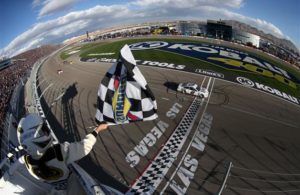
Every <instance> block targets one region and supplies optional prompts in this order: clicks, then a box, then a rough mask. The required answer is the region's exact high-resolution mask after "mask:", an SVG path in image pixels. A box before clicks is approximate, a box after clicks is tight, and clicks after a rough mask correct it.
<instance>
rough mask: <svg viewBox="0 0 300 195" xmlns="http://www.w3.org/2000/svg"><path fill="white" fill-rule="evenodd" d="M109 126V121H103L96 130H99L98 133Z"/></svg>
mask: <svg viewBox="0 0 300 195" xmlns="http://www.w3.org/2000/svg"><path fill="white" fill-rule="evenodd" d="M107 127H108V125H107V123H102V124H100V125H99V126H98V127H97V128H96V131H97V133H100V132H101V131H104V130H105V129H107Z"/></svg>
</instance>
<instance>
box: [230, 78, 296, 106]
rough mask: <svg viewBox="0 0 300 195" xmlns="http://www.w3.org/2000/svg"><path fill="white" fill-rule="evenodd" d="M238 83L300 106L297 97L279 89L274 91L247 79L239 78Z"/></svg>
mask: <svg viewBox="0 0 300 195" xmlns="http://www.w3.org/2000/svg"><path fill="white" fill-rule="evenodd" d="M236 81H237V82H238V83H240V84H241V85H243V86H245V87H249V88H254V89H258V90H260V91H264V92H266V93H269V94H273V95H275V96H277V97H280V98H282V99H285V100H287V101H289V102H292V103H294V104H297V105H300V100H299V99H297V98H296V97H294V96H292V95H289V94H286V93H285V92H281V91H279V90H278V89H274V88H272V87H270V86H267V85H264V84H261V83H258V82H253V81H251V80H250V79H248V78H245V77H237V78H236Z"/></svg>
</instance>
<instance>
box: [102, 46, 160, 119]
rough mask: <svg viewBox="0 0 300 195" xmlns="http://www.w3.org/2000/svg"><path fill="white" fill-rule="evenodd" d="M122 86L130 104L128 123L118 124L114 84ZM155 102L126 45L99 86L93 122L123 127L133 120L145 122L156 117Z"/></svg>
mask: <svg viewBox="0 0 300 195" xmlns="http://www.w3.org/2000/svg"><path fill="white" fill-rule="evenodd" d="M116 80H117V82H118V83H121V82H124V83H126V84H125V97H126V98H127V99H128V100H129V102H130V105H131V106H130V110H129V113H128V115H127V120H126V121H123V122H119V121H117V120H116V118H115V116H114V111H113V105H112V104H113V97H114V95H115V92H116V90H117V89H116V88H115V85H114V83H115V81H116ZM156 111H157V103H156V100H155V97H154V95H153V93H152V91H151V90H150V88H149V86H148V84H147V82H146V80H145V78H144V76H143V75H142V73H141V72H140V70H139V69H138V67H137V66H136V62H135V60H134V58H133V56H132V53H131V51H130V49H129V47H128V46H127V45H125V46H124V47H123V48H122V49H121V52H120V59H119V60H118V61H117V62H116V63H115V64H114V65H113V66H112V67H111V68H110V70H109V71H108V72H107V73H106V75H105V77H104V78H103V80H102V81H101V83H100V86H99V90H98V99H97V111H96V121H97V122H98V123H99V122H102V121H105V122H107V123H110V124H124V123H130V122H133V121H148V120H154V119H156V118H157V114H156Z"/></svg>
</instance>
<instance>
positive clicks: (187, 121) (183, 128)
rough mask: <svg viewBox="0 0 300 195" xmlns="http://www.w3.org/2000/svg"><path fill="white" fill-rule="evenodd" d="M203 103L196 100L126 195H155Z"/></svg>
mask: <svg viewBox="0 0 300 195" xmlns="http://www.w3.org/2000/svg"><path fill="white" fill-rule="evenodd" d="M202 103H203V101H200V100H198V99H197V98H195V99H194V101H193V103H192V104H191V106H190V107H189V109H188V111H187V112H186V114H185V115H184V117H183V118H182V120H181V121H180V123H179V125H178V126H177V128H176V129H175V131H174V132H173V134H172V135H171V137H170V138H169V140H168V141H167V143H166V144H165V145H164V147H163V148H162V149H161V150H160V152H159V153H158V155H157V156H156V157H155V159H154V160H153V161H152V163H151V164H150V165H149V166H148V168H147V169H146V170H145V171H144V173H143V174H142V175H141V176H140V177H139V178H138V179H137V180H136V182H135V183H134V184H133V185H132V187H131V189H130V190H129V191H128V192H127V193H126V194H153V192H154V191H155V189H156V188H157V187H158V185H159V184H160V182H161V181H162V180H163V178H164V176H165V175H166V174H167V172H168V170H169V168H170V167H171V165H172V163H173V162H174V161H175V160H176V158H177V156H178V154H179V151H180V150H181V148H182V146H183V144H184V143H185V141H186V139H187V137H188V135H189V133H190V131H191V129H192V126H193V123H194V121H195V119H196V117H197V114H198V110H199V108H200V107H201V105H202Z"/></svg>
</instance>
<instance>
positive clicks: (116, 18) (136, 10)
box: [0, 0, 284, 56]
mask: <svg viewBox="0 0 300 195" xmlns="http://www.w3.org/2000/svg"><path fill="white" fill-rule="evenodd" d="M241 6H243V1H242V0H227V1H218V0H212V1H209V0H185V1H184V3H183V1H181V0H172V1H171V0H137V1H134V2H131V3H128V4H124V5H110V6H100V5H97V6H95V7H93V8H90V9H86V10H82V11H74V12H71V13H68V14H66V15H65V16H62V17H59V18H56V19H54V20H49V21H46V22H40V23H37V24H35V25H34V26H33V27H32V28H31V29H29V30H27V31H25V32H24V33H22V34H20V35H19V36H17V37H16V38H15V39H14V40H12V41H11V42H10V44H9V45H7V46H6V47H5V48H3V49H0V55H9V56H13V55H15V54H17V53H20V52H23V51H26V50H28V49H31V48H34V47H37V46H38V45H43V44H47V43H55V42H58V41H62V40H64V39H67V38H70V37H71V36H74V35H78V34H84V33H85V31H86V30H88V31H91V30H96V29H98V28H103V27H109V26H112V25H117V24H126V23H139V22H143V21H162V20H166V19H204V20H206V19H219V18H221V19H233V20H238V21H241V22H245V23H247V24H250V25H252V26H254V27H257V28H258V29H260V30H263V31H265V32H267V33H271V34H273V35H275V36H277V37H283V36H284V35H283V33H282V31H281V30H280V29H279V28H278V27H276V26H275V25H274V24H272V23H270V22H267V21H265V20H261V19H258V18H251V17H247V16H244V15H241V14H238V13H235V12H233V11H230V10H229V8H235V9H238V8H239V7H241ZM224 7H227V8H228V9H226V8H224ZM158 8H159V9H158ZM45 13H46V12H45ZM49 13H50V12H49Z"/></svg>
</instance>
